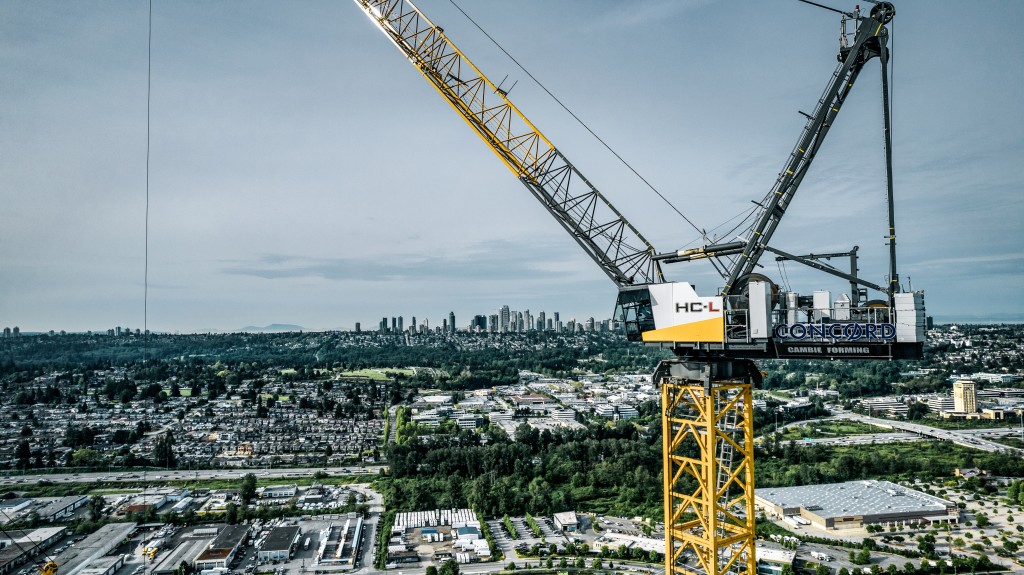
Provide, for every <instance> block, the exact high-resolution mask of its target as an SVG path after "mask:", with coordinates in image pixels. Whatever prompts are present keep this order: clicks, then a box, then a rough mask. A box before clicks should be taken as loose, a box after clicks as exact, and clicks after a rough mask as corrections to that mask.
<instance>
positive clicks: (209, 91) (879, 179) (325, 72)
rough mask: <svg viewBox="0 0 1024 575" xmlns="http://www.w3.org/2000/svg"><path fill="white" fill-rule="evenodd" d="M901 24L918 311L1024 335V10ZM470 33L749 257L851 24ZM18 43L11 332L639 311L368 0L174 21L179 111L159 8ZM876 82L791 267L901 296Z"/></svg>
mask: <svg viewBox="0 0 1024 575" xmlns="http://www.w3.org/2000/svg"><path fill="white" fill-rule="evenodd" d="M853 4H854V2H848V3H847V5H846V6H842V3H839V4H837V7H841V8H844V9H852V8H853ZM417 5H418V7H419V8H421V9H422V10H423V11H424V12H425V13H427V14H428V15H429V16H430V18H431V20H432V21H434V22H436V23H438V24H439V25H442V26H444V28H445V30H446V34H447V35H449V36H450V37H451V38H452V39H453V41H454V42H455V43H456V44H457V45H458V46H459V47H460V48H461V49H462V50H463V51H464V52H465V53H466V54H467V56H468V57H469V58H470V59H471V60H472V61H473V62H474V63H475V64H477V65H478V66H479V67H480V69H481V70H482V71H483V72H484V73H485V74H487V75H488V76H490V77H491V78H492V79H493V80H495V82H498V81H500V80H501V79H502V78H503V77H505V76H506V75H507V76H508V80H507V82H506V83H505V84H504V85H505V86H506V87H509V86H513V85H514V86H515V87H514V88H509V89H510V90H511V92H510V95H509V96H510V98H511V99H512V101H513V102H514V103H515V104H516V106H517V107H518V108H519V109H521V110H522V111H523V113H524V114H525V115H526V116H527V117H528V118H529V119H530V120H531V121H532V122H533V123H535V124H536V126H537V127H538V128H539V129H540V130H542V131H543V133H544V135H545V136H546V137H548V138H550V140H551V141H552V143H554V144H555V145H557V146H558V149H559V150H560V151H561V152H564V153H565V155H566V157H567V158H569V159H571V160H572V162H573V165H575V166H577V167H578V168H579V169H580V170H581V172H582V173H583V174H585V175H586V177H587V179H588V180H590V181H592V182H593V183H594V184H595V185H596V186H597V187H598V188H599V189H600V190H601V191H602V193H604V194H605V195H606V196H607V197H608V199H609V200H610V201H611V202H612V203H614V204H615V205H616V206H617V208H619V209H620V210H621V211H622V213H623V214H624V215H625V216H626V217H627V218H628V219H629V221H630V222H631V223H632V224H634V225H635V226H636V227H637V229H639V230H640V231H642V232H643V233H644V235H645V237H646V238H647V239H649V240H650V241H651V243H652V245H654V246H656V248H657V250H658V251H660V252H669V251H673V250H677V249H680V248H684V247H692V246H694V245H696V244H694V243H693V242H694V240H695V239H696V238H697V236H698V234H697V233H696V232H694V231H693V230H692V229H691V228H690V227H689V226H688V225H687V224H686V223H685V222H683V221H682V220H681V219H680V218H679V217H677V216H676V214H675V213H674V212H673V211H672V210H671V209H670V208H668V207H667V206H666V205H665V204H664V203H662V202H661V200H660V199H659V198H658V197H657V196H656V195H655V194H654V193H653V192H651V191H650V190H648V189H647V188H646V186H645V185H644V184H643V182H640V181H639V180H637V179H636V177H635V176H634V175H633V174H631V173H630V172H629V170H628V169H626V168H625V167H622V166H621V165H619V164H618V163H617V160H616V159H615V158H614V156H613V155H611V154H610V153H609V152H608V151H607V150H605V149H603V147H602V146H601V145H600V144H599V143H597V142H595V140H594V139H593V138H592V137H591V136H590V135H589V134H587V133H586V129H584V128H582V127H581V126H579V125H578V124H576V123H575V122H574V120H572V118H571V116H569V115H568V114H566V112H565V111H564V110H562V109H560V107H559V106H558V105H557V104H556V103H554V102H553V101H551V100H550V98H548V97H547V96H546V95H544V93H543V90H542V89H540V88H538V87H537V86H536V85H532V84H531V82H530V80H529V77H528V76H527V75H526V74H525V73H523V72H522V71H521V70H519V69H518V68H517V67H516V66H515V65H514V64H513V63H512V62H511V61H509V60H508V58H507V57H505V56H504V55H503V54H501V51H500V50H498V49H497V48H496V47H495V46H494V45H492V44H491V43H490V41H489V40H488V39H487V38H486V37H485V36H483V35H482V34H481V33H480V31H479V30H477V29H476V28H475V27H474V26H473V25H472V24H471V23H469V22H468V21H467V20H466V19H465V18H464V17H463V16H462V15H461V14H459V13H458V10H456V8H455V7H453V6H452V5H451V4H449V3H447V2H440V1H432V0H423V1H421V2H418V3H417ZM896 8H897V14H896V17H895V19H894V21H893V38H892V45H893V61H892V62H893V75H892V87H893V96H892V104H893V114H892V121H893V126H892V132H891V133H892V136H893V161H894V165H893V168H894V178H895V201H896V227H897V232H896V233H897V235H898V237H899V244H898V250H897V251H898V254H897V255H898V263H899V270H900V275H901V278H902V280H903V284H904V285H903V287H904V289H909V288H911V287H912V288H913V289H924V290H925V291H926V304H927V306H928V313H929V315H932V316H934V317H935V318H936V321H939V322H948V321H972V320H973V321H986V320H987V321H1021V320H1024V301H1022V300H1021V299H1020V298H1019V297H1017V296H1018V294H1017V292H1018V291H1019V288H1018V287H1017V286H1019V285H1020V284H1021V282H1022V281H1024V266H1022V265H1021V262H1022V261H1024V253H1022V251H1021V249H1020V244H1021V240H1022V233H1021V231H1020V229H1019V221H1020V219H1021V216H1022V215H1024V209H1022V208H1024V198H1022V197H1021V194H1020V189H1021V187H1022V186H1024V175H1022V173H1021V171H1020V170H1019V168H1017V164H1018V163H1019V162H1018V158H1019V157H1021V156H1022V155H1024V140H1022V136H1021V134H1024V119H1022V118H1021V117H1020V115H1019V114H1007V113H1006V111H1007V110H1013V109H1015V104H1016V100H1015V98H1016V94H1019V93H1020V92H1021V89H1022V88H1024V80H1022V78H1021V76H1020V75H1019V74H1007V73H1006V70H1013V69H1019V68H1021V67H1022V66H1024V39H1022V37H1021V35H1020V34H1019V33H1018V31H1017V30H1016V28H1015V27H1014V23H1016V22H1019V21H1020V20H1021V18H1022V17H1024V4H1020V3H1016V2H1008V1H997V2H992V3H987V4H985V5H984V6H983V7H981V8H979V9H978V10H969V11H964V10H962V9H961V6H960V5H959V4H954V3H952V2H938V3H910V2H906V3H900V2H897V3H896ZM466 9H467V11H468V12H469V14H470V15H471V16H472V17H473V18H474V19H475V20H476V21H477V22H478V23H479V24H480V25H481V26H482V27H483V28H484V29H485V30H487V31H488V32H489V33H491V34H492V36H493V37H494V38H495V39H496V40H497V41H498V42H499V43H500V44H501V45H502V47H503V48H505V49H507V50H508V52H509V53H510V54H512V55H514V56H515V57H516V59H517V60H518V61H519V62H521V63H523V65H524V66H525V67H526V68H527V69H528V70H530V72H531V74H533V75H534V76H535V77H537V78H539V79H540V80H541V82H543V83H544V85H545V87H547V88H548V89H550V90H551V92H552V93H554V94H555V95H557V96H558V98H559V100H561V101H562V102H563V103H565V104H566V106H567V107H568V108H569V109H570V110H572V111H573V112H574V113H575V114H577V115H578V116H579V117H580V118H581V119H582V120H583V121H584V122H585V123H586V124H587V126H588V127H590V128H592V129H593V130H594V132H596V133H597V134H598V135H600V136H601V138H602V139H603V140H605V141H606V142H608V143H609V144H610V145H611V147H612V148H613V149H615V151H616V153H618V154H620V155H621V156H622V157H624V158H625V159H626V160H628V161H629V162H630V163H631V165H633V166H634V167H635V169H636V170H637V171H638V172H639V173H640V174H643V176H644V177H645V178H646V179H647V180H648V181H650V182H652V184H654V185H655V186H656V187H657V188H658V189H659V191H660V192H661V193H662V194H663V195H664V196H665V197H667V198H669V199H670V200H671V201H672V203H673V204H674V205H676V206H679V207H680V208H681V210H682V211H683V212H684V213H685V214H686V215H687V217H688V218H690V219H691V220H692V221H694V222H695V223H696V224H697V226H698V227H701V228H703V229H706V230H707V231H708V233H709V234H710V235H711V237H715V238H717V239H721V240H722V241H731V240H733V239H734V238H732V237H729V236H728V234H727V232H728V230H729V229H730V227H731V226H730V225H724V224H723V223H725V222H731V221H732V218H733V216H734V215H736V214H737V213H742V212H744V211H746V210H747V209H749V208H750V206H751V204H750V202H751V201H752V200H754V201H757V200H759V199H760V198H762V197H763V196H764V194H765V193H766V192H767V191H768V190H769V189H770V188H771V186H772V184H773V183H774V181H775V178H776V176H777V174H778V172H779V169H780V166H781V165H782V164H783V162H784V161H785V158H786V157H787V154H788V153H789V151H790V150H792V147H793V144H794V142H795V140H796V139H797V137H798V136H799V133H800V130H801V128H802V126H803V124H804V121H805V119H804V117H803V116H801V115H800V112H801V111H803V112H805V113H806V112H810V111H812V109H813V107H814V105H815V103H816V101H817V99H818V97H819V95H820V94H821V90H822V88H823V87H824V86H825V84H826V82H827V80H828V79H829V77H830V75H831V74H832V72H833V70H834V68H835V65H836V60H835V55H836V49H837V47H838V45H837V38H838V31H839V18H838V15H837V14H834V13H832V12H828V11H825V10H821V9H820V8H815V7H813V6H808V5H804V4H799V3H795V2H794V3H792V4H785V3H784V4H780V5H773V6H770V7H761V6H758V7H756V8H755V7H751V6H749V5H743V4H733V3H726V2H715V1H711V2H691V1H687V2H667V1H664V0H650V1H647V2H642V3H639V4H635V5H633V4H630V5H628V6H627V5H617V4H614V3H612V4H607V3H605V4H600V5H595V4H593V3H589V2H585V1H583V0H568V1H566V2H562V3H558V4H557V5H552V4H551V3H546V2H541V1H540V0H526V1H524V2H518V3H513V4H508V3H497V2H480V3H474V4H473V5H472V6H466ZM539 15H542V16H543V17H538V16H539ZM0 34H2V36H3V37H4V48H5V50H4V53H5V57H4V69H5V72H6V74H5V78H6V79H7V82H6V85H7V86H9V87H10V89H9V90H8V91H6V93H5V104H6V105H5V106H4V107H3V109H0V125H3V126H4V128H5V135H6V137H5V138H3V139H2V140H0V201H2V202H3V205H4V210H2V211H0V262H2V263H3V281H2V282H0V325H9V326H15V325H17V326H20V327H21V329H22V330H23V331H26V332H28V331H46V330H50V329H55V330H60V329H64V330H68V331H85V330H90V329H93V330H95V329H99V328H104V326H107V327H109V326H111V325H131V326H133V327H134V326H139V327H141V326H142V325H143V323H144V322H145V323H146V324H147V326H148V328H149V329H150V330H152V331H161V332H175V331H179V332H205V331H227V330H232V329H238V328H241V327H243V326H250V325H254V326H260V325H268V324H273V323H289V324H295V325H302V326H304V327H305V328H306V329H309V330H326V329H333V328H337V327H346V326H348V327H354V324H355V322H356V321H359V322H361V323H363V324H364V325H365V324H367V323H370V322H375V321H376V320H374V319H373V317H374V315H376V313H375V311H374V310H387V309H398V308H403V309H415V310H420V313H417V315H418V316H419V315H421V313H422V315H423V316H424V317H431V318H436V319H437V320H440V319H442V318H443V316H444V315H445V314H447V313H448V312H449V311H455V313H456V316H457V317H461V318H464V319H465V318H469V317H471V316H472V315H473V314H475V313H477V310H483V309H490V308H491V307H493V302H496V301H516V302H521V303H518V304H516V305H517V307H518V308H520V309H542V308H545V307H546V308H550V309H555V308H557V309H560V310H561V311H562V313H563V314H564V316H565V317H576V318H577V319H579V318H586V317H590V316H594V317H599V316H609V315H611V313H612V309H613V306H614V300H615V295H616V292H615V287H614V285H613V284H612V283H611V282H609V281H608V279H607V277H605V275H604V273H603V272H602V271H601V270H600V269H598V268H597V266H595V265H594V264H593V262H591V261H590V260H589V258H588V257H587V255H585V254H584V253H583V252H582V251H581V250H580V249H579V247H578V246H577V245H576V244H575V243H574V241H573V240H572V239H571V238H570V237H569V236H568V234H566V233H565V231H564V230H563V229H561V227H560V226H559V225H558V224H557V223H556V222H555V221H553V220H552V219H551V217H550V216H549V214H547V213H546V211H545V209H544V208H543V207H542V206H541V205H539V203H538V202H536V200H535V199H534V198H533V197H531V195H530V194H529V193H528V192H527V191H526V190H525V189H524V188H523V186H522V184H521V183H520V182H518V181H517V180H516V178H515V177H512V176H511V175H510V174H509V173H508V172H507V170H505V168H504V167H503V166H502V165H501V162H500V161H499V160H498V159H496V158H495V156H494V154H493V153H492V152H490V151H489V150H488V149H487V147H486V146H485V145H483V144H482V143H481V142H480V141H479V138H478V137H477V136H475V135H474V134H473V132H472V130H470V129H467V127H466V125H465V122H463V121H462V120H461V119H460V118H459V117H458V116H457V115H456V114H454V113H453V112H452V110H451V109H449V107H448V106H447V105H446V104H445V103H444V101H443V100H442V99H441V98H438V96H437V94H436V93H435V92H434V90H433V89H432V88H430V86H429V85H428V84H427V83H426V82H424V81H423V78H421V77H419V74H418V73H417V71H416V70H415V69H414V68H412V67H410V66H409V64H408V62H407V61H405V59H403V58H402V57H401V55H400V54H399V53H398V52H397V51H396V50H395V48H394V46H392V45H390V44H389V43H388V42H387V40H386V38H384V37H382V36H381V34H380V31H379V30H377V29H375V28H374V26H373V25H372V23H371V22H369V21H367V19H366V17H365V15H363V14H361V13H360V10H359V9H358V7H357V6H354V5H352V4H351V3H345V2H341V3H337V2H326V1H322V0H311V1H310V2H307V3H303V4H302V5H301V6H294V5H280V4H275V3H269V2H256V3H245V4H242V3H240V2H237V1H233V0H229V1H226V2H219V3H215V4H211V3H201V2H176V3H159V2H157V3H154V5H153V34H152V41H153V43H152V68H151V70H152V76H151V77H152V92H151V94H147V78H149V74H148V72H149V68H148V60H147V55H148V48H147V46H148V44H147V38H148V5H146V4H145V3H134V4H133V3H130V4H126V5H118V6H113V5H109V4H106V3H101V2H96V1H94V0H86V1H84V2H76V3H74V4H72V5H69V4H67V3H63V2H56V1H41V2H32V3H20V4H14V5H11V6H9V7H8V10H7V11H6V12H5V18H4V19H3V21H2V22H0ZM958 38H970V39H971V41H970V42H966V43H965V42H957V41H952V39H958ZM186 39H187V41H186ZM992 54H999V55H1000V57H999V58H992V57H991V55H992ZM1015 62H1016V63H1015ZM878 76H879V74H878V65H877V62H870V63H869V65H868V66H867V67H866V68H865V71H864V73H863V74H862V75H861V77H860V79H859V80H858V83H857V86H856V87H855V88H854V89H853V91H852V92H851V96H850V98H849V99H848V100H847V101H846V103H845V104H844V106H843V112H842V113H841V114H840V115H839V116H838V119H837V122H836V125H835V126H834V128H833V129H832V131H831V132H830V134H829V136H828V139H827V141H826V142H825V143H824V144H823V146H822V148H821V150H820V153H819V154H818V156H817V159H816V160H815V163H814V166H813V167H812V168H811V170H810V171H809V173H808V175H807V178H806V180H805V183H804V184H803V186H802V188H801V191H800V194H798V196H797V197H796V198H795V200H794V202H793V204H792V205H791V206H790V208H789V209H788V210H787V216H786V220H785V221H783V222H782V224H781V225H780V227H779V230H778V232H777V233H776V235H775V241H774V243H776V244H777V245H778V247H779V248H780V249H785V250H787V251H789V252H790V253H801V254H802V253H810V252H815V253H821V252H823V251H828V252H836V251H843V250H849V249H850V248H851V247H852V246H853V245H857V246H860V252H859V254H860V256H861V260H860V264H861V266H860V267H861V272H862V277H864V278H865V279H868V280H870V281H872V282H875V283H878V284H879V285H885V284H886V278H885V274H886V273H887V267H886V257H887V251H888V250H887V247H886V245H885V240H884V238H883V236H885V235H886V232H887V223H886V222H885V221H884V220H885V217H884V213H885V209H886V208H885V173H884V172H885V170H884V158H883V152H882V144H881V141H882V132H881V130H882V128H881V125H882V123H881V109H880V108H881V106H880V97H879V89H880V88H879V85H880V82H879V78H878ZM640 87H642V88H640ZM147 102H150V104H151V108H150V114H149V116H148V117H147ZM147 127H148V128H149V138H150V139H149V141H150V142H151V146H150V148H149V149H148V150H147ZM147 157H148V159H149V161H148V164H147ZM147 165H148V166H149V171H148V173H147V169H146V167H147ZM147 182H148V191H149V196H148V197H149V207H148V211H147V202H146V198H147ZM147 213H148V214H149V223H148V230H149V233H148V237H147V235H146V233H145V229H146V219H145V217H146V216H145V215H146V214H147ZM720 224H723V225H724V227H718V226H719V225H720ZM719 235H721V236H722V237H721V238H718V236H719ZM147 245H148V262H147V257H146V256H147V252H146V246H147ZM773 259H774V258H770V259H766V260H765V261H764V262H763V263H764V264H765V267H764V269H763V270H761V271H762V273H764V274H766V275H768V276H770V277H771V278H772V279H773V280H774V281H776V282H777V283H779V284H780V285H783V287H786V286H785V284H792V286H791V287H792V289H793V290H795V291H799V292H801V293H811V292H812V291H813V290H817V289H831V290H832V292H833V293H834V294H838V293H840V292H841V291H842V287H843V286H842V283H843V282H842V281H841V280H837V281H834V282H833V281H832V280H831V279H830V278H824V279H822V276H821V275H820V274H817V273H816V272H807V271H805V270H803V269H801V268H799V267H798V266H797V265H796V264H790V265H787V264H786V263H785V262H783V263H781V264H779V263H777V262H775V261H773ZM837 265H839V264H837ZM147 270H148V285H146V284H145V282H144V278H146V273H147ZM665 272H666V275H667V276H668V279H671V280H674V281H689V282H691V283H693V284H695V285H696V286H697V288H698V290H699V292H700V293H701V294H708V295H712V294H713V293H714V292H715V291H716V290H717V289H718V288H719V287H720V286H721V284H722V279H721V278H720V277H719V276H718V275H717V274H716V273H715V272H714V271H713V270H712V269H711V268H710V266H709V265H707V264H706V263H698V264H695V265H689V264H678V265H674V266H666V269H665ZM981 294H984V295H983V296H982V295H981ZM876 295H877V294H872V299H874V296H876ZM144 298H148V301H144ZM423 312H425V313H423ZM489 314H490V312H488V315H489ZM439 323H440V321H439ZM371 325H372V324H371ZM104 329H106V328H104Z"/></svg>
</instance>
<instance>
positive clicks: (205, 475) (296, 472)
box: [0, 465, 387, 485]
mask: <svg viewBox="0 0 1024 575" xmlns="http://www.w3.org/2000/svg"><path fill="white" fill-rule="evenodd" d="M382 469H387V466H386V465H369V466H363V467H300V468H288V469H252V468H246V469H199V470H191V471H190V470H184V469H172V470H169V471H145V472H143V471H107V472H91V473H53V474H33V473H29V474H24V475H17V474H13V472H11V471H8V472H7V473H8V474H7V475H0V485H17V484H21V483H35V482H37V481H42V480H46V481H50V482H52V483H91V482H94V481H112V482H133V483H137V482H139V481H147V482H148V481H154V482H160V481H187V480H193V481H200V480H210V479H241V478H242V477H244V476H245V475H246V474H247V473H252V474H254V475H256V477H257V478H260V479H262V478H269V479H295V478H300V477H310V476H312V475H314V474H315V473H317V472H322V473H326V474H328V475H332V476H339V475H378V474H379V473H380V471H381V470H382Z"/></svg>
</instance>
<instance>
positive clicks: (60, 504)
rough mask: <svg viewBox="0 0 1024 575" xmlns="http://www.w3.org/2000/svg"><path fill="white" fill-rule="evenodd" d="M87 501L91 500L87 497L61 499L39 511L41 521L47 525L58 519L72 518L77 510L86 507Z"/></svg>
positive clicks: (75, 496)
mask: <svg viewBox="0 0 1024 575" xmlns="http://www.w3.org/2000/svg"><path fill="white" fill-rule="evenodd" d="M87 501H89V498H88V497H87V496H85V495H72V496H70V497H59V498H57V499H56V500H54V501H51V502H50V503H48V504H47V505H46V506H45V507H43V508H42V509H40V510H39V511H38V513H39V519H41V520H43V521H44V522H46V523H53V522H55V521H57V520H58V519H66V518H68V517H71V516H72V515H73V514H74V513H75V510H76V509H78V508H79V507H81V506H83V505H85V504H86V502H87Z"/></svg>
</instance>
